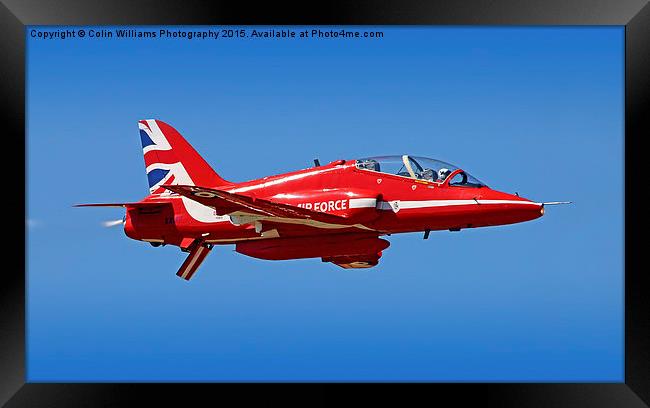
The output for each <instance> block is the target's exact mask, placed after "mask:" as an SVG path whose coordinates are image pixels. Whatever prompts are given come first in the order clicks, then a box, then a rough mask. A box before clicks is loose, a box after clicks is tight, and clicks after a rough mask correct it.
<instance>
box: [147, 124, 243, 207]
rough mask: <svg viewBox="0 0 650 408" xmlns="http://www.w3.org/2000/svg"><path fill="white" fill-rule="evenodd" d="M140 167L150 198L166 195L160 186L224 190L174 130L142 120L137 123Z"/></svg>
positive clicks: (211, 170)
mask: <svg viewBox="0 0 650 408" xmlns="http://www.w3.org/2000/svg"><path fill="white" fill-rule="evenodd" d="M138 127H139V128H140V139H141V140H142V152H143V154H144V164H145V167H146V171H147V179H148V180H149V192H150V193H151V194H160V193H166V192H167V190H166V189H164V188H163V187H161V186H162V185H174V184H181V185H185V184H189V185H194V186H215V187H216V186H224V185H228V184H231V183H229V182H227V181H226V180H224V179H222V178H221V177H219V175H218V174H217V173H216V172H215V171H214V170H213V169H212V167H210V165H209V164H208V163H207V162H206V161H205V160H204V159H203V158H202V157H201V156H200V155H199V154H198V153H197V152H196V150H194V148H193V147H192V146H191V145H190V144H189V143H188V142H187V141H186V140H185V139H184V138H183V136H181V134H180V133H178V131H176V129H174V128H173V127H171V126H169V125H168V124H167V123H165V122H163V121H160V120H156V119H146V120H141V121H139V122H138Z"/></svg>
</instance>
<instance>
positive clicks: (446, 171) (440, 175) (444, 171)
mask: <svg viewBox="0 0 650 408" xmlns="http://www.w3.org/2000/svg"><path fill="white" fill-rule="evenodd" d="M450 173H451V170H449V169H446V168H444V167H443V168H442V169H440V170H438V181H439V182H443V181H445V179H446V178H447V176H448V175H449V174H450Z"/></svg>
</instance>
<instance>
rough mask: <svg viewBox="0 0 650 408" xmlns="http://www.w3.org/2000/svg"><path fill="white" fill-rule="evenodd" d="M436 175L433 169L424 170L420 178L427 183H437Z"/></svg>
mask: <svg viewBox="0 0 650 408" xmlns="http://www.w3.org/2000/svg"><path fill="white" fill-rule="evenodd" d="M435 174H436V173H434V171H433V170H431V169H424V170H422V173H420V176H421V177H422V178H423V179H424V180H427V181H436V180H435V179H434V177H435Z"/></svg>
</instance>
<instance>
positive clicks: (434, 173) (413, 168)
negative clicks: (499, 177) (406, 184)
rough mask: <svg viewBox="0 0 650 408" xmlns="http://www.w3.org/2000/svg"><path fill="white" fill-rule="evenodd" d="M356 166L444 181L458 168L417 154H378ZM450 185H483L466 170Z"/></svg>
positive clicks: (455, 176)
mask: <svg viewBox="0 0 650 408" xmlns="http://www.w3.org/2000/svg"><path fill="white" fill-rule="evenodd" d="M356 166H357V168H359V169H362V170H370V171H377V172H380V173H387V174H394V175H397V176H401V177H409V178H414V179H417V180H426V181H431V182H436V183H443V182H444V181H445V180H446V179H447V177H449V176H450V175H451V174H452V173H454V172H455V171H456V170H459V168H458V167H457V166H454V165H453V164H449V163H445V162H443V161H440V160H435V159H429V158H426V157H417V156H409V155H406V154H405V155H403V156H377V157H366V158H363V159H358V160H357V161H356ZM449 185H450V186H462V187H483V186H485V184H483V183H482V182H481V181H479V180H478V179H477V178H475V177H473V176H471V175H470V174H469V173H467V172H466V171H464V170H461V171H459V172H457V173H456V174H455V175H454V176H453V177H452V179H451V180H450V181H449Z"/></svg>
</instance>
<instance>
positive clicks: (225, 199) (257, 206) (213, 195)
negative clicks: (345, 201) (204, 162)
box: [163, 185, 354, 225]
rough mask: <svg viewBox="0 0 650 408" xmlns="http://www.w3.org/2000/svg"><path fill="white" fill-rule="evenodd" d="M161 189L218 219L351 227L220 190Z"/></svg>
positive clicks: (347, 222) (331, 217) (341, 220)
mask: <svg viewBox="0 0 650 408" xmlns="http://www.w3.org/2000/svg"><path fill="white" fill-rule="evenodd" d="M163 187H164V188H166V189H168V190H170V191H173V192H175V193H178V194H180V195H182V196H184V197H187V198H189V199H192V200H194V201H197V202H199V203H201V204H203V205H205V206H208V207H213V208H214V209H215V210H216V211H217V214H218V215H227V214H232V213H234V212H245V213H249V214H253V215H259V216H262V217H270V218H273V219H274V220H277V219H278V218H280V219H293V220H296V219H297V220H305V221H313V222H317V223H326V224H338V225H353V224H354V222H353V221H351V220H349V219H347V218H344V217H340V216H338V215H333V214H327V213H322V212H318V211H312V210H308V209H306V208H301V207H296V206H293V205H287V204H281V203H276V202H274V201H269V200H265V199H262V198H255V197H250V196H246V195H242V194H235V193H229V192H227V191H223V190H215V189H211V188H207V187H197V186H184V185H165V186H163ZM277 221H279V220H277Z"/></svg>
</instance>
